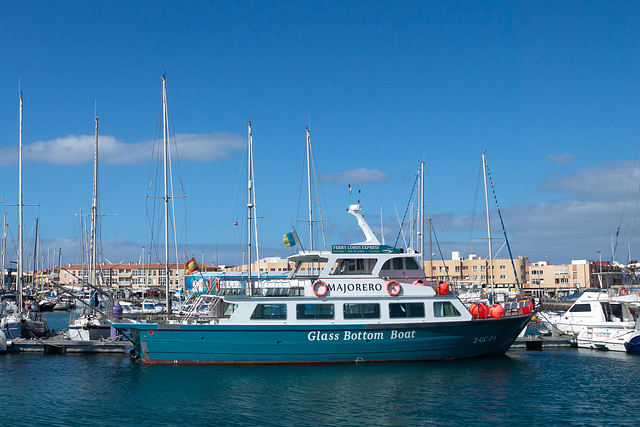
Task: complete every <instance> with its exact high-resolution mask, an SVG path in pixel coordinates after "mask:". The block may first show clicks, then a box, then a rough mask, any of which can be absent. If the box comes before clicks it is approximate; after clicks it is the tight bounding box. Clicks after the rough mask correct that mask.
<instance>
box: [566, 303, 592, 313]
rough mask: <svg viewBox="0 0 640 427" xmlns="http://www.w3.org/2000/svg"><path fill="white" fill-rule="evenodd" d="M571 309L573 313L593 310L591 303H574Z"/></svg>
mask: <svg viewBox="0 0 640 427" xmlns="http://www.w3.org/2000/svg"><path fill="white" fill-rule="evenodd" d="M569 311H570V312H571V313H586V312H589V311H591V304H573V307H571V308H570V309H569Z"/></svg>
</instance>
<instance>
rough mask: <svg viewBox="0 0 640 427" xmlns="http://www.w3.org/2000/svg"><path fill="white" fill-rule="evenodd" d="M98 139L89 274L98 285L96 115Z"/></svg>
mask: <svg viewBox="0 0 640 427" xmlns="http://www.w3.org/2000/svg"><path fill="white" fill-rule="evenodd" d="M95 139H96V141H95V149H94V156H93V198H92V203H91V235H90V237H89V239H90V240H89V274H90V275H91V276H90V277H91V278H90V279H89V280H90V283H91V284H92V285H94V286H96V285H97V282H98V281H97V276H96V264H97V261H96V252H97V250H96V235H97V230H96V229H97V226H98V222H97V221H98V116H96V138H95Z"/></svg>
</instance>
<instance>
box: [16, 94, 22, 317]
mask: <svg viewBox="0 0 640 427" xmlns="http://www.w3.org/2000/svg"><path fill="white" fill-rule="evenodd" d="M19 141H20V146H19V149H18V266H17V270H18V271H16V289H17V291H18V312H20V313H22V311H23V310H24V304H23V301H22V92H20V137H19Z"/></svg>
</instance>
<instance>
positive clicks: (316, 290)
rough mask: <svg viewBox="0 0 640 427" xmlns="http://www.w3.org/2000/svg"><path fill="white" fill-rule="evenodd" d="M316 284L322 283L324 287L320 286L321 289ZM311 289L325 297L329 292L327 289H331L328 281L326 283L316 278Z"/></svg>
mask: <svg viewBox="0 0 640 427" xmlns="http://www.w3.org/2000/svg"><path fill="white" fill-rule="evenodd" d="M316 285H321V286H322V287H321V288H320V289H321V290H319V289H317V288H316ZM311 290H312V291H313V293H314V294H315V295H316V296H317V297H323V296H325V294H326V293H327V291H328V290H329V287H328V286H327V284H326V283H324V282H323V281H322V280H316V281H315V282H314V283H313V285H312V286H311Z"/></svg>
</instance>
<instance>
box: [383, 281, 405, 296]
mask: <svg viewBox="0 0 640 427" xmlns="http://www.w3.org/2000/svg"><path fill="white" fill-rule="evenodd" d="M400 291H402V285H401V284H400V283H398V281H397V280H389V281H388V282H387V293H388V294H389V295H391V296H392V297H395V296H398V295H399V294H400Z"/></svg>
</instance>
